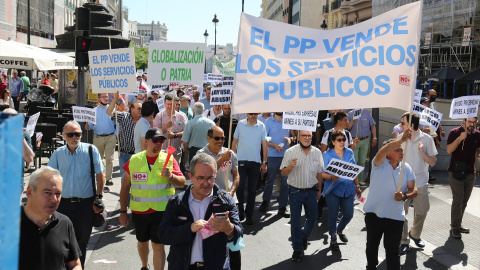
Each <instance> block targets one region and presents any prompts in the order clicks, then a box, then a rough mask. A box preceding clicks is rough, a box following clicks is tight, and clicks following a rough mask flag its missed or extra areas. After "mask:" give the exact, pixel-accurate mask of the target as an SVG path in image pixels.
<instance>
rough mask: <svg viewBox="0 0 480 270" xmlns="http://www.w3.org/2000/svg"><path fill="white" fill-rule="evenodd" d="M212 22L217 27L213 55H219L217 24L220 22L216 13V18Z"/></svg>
mask: <svg viewBox="0 0 480 270" xmlns="http://www.w3.org/2000/svg"><path fill="white" fill-rule="evenodd" d="M212 22H213V25H215V50H214V53H213V55H217V23H218V22H219V20H218V19H217V14H216V13H215V16H213V20H212Z"/></svg>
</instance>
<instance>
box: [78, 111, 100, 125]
mask: <svg viewBox="0 0 480 270" xmlns="http://www.w3.org/2000/svg"><path fill="white" fill-rule="evenodd" d="M72 112H73V120H75V121H77V122H87V123H92V124H94V125H95V124H96V123H97V117H96V114H97V108H86V107H78V106H72Z"/></svg>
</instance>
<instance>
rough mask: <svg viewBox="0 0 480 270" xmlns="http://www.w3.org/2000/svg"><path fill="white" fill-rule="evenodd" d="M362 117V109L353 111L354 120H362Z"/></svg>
mask: <svg viewBox="0 0 480 270" xmlns="http://www.w3.org/2000/svg"><path fill="white" fill-rule="evenodd" d="M360 115H362V109H355V110H353V120H355V119H360Z"/></svg>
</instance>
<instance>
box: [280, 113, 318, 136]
mask: <svg viewBox="0 0 480 270" xmlns="http://www.w3.org/2000/svg"><path fill="white" fill-rule="evenodd" d="M317 120H318V111H296V112H283V122H282V128H283V129H294V130H308V131H312V132H314V131H316V130H317Z"/></svg>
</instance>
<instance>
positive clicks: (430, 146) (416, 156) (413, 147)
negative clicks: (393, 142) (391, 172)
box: [398, 130, 438, 188]
mask: <svg viewBox="0 0 480 270" xmlns="http://www.w3.org/2000/svg"><path fill="white" fill-rule="evenodd" d="M418 131H419V132H418V135H417V137H416V138H415V139H414V141H413V142H412V141H411V140H409V141H408V149H406V148H405V143H402V147H403V149H404V151H405V150H406V151H407V156H406V157H405V161H406V162H407V163H408V165H410V167H411V168H412V170H413V172H414V173H415V183H416V184H417V188H421V187H423V186H425V185H426V184H428V163H427V162H425V160H424V159H423V157H422V155H421V154H420V152H419V151H418V145H419V144H420V143H422V144H423V152H424V153H425V154H426V155H427V156H435V155H437V154H438V152H437V148H436V147H435V142H434V141H433V138H432V137H431V136H430V135H428V134H427V133H425V132H423V131H420V130H418ZM398 136H399V138H401V137H402V136H403V133H402V134H400V135H398Z"/></svg>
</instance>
